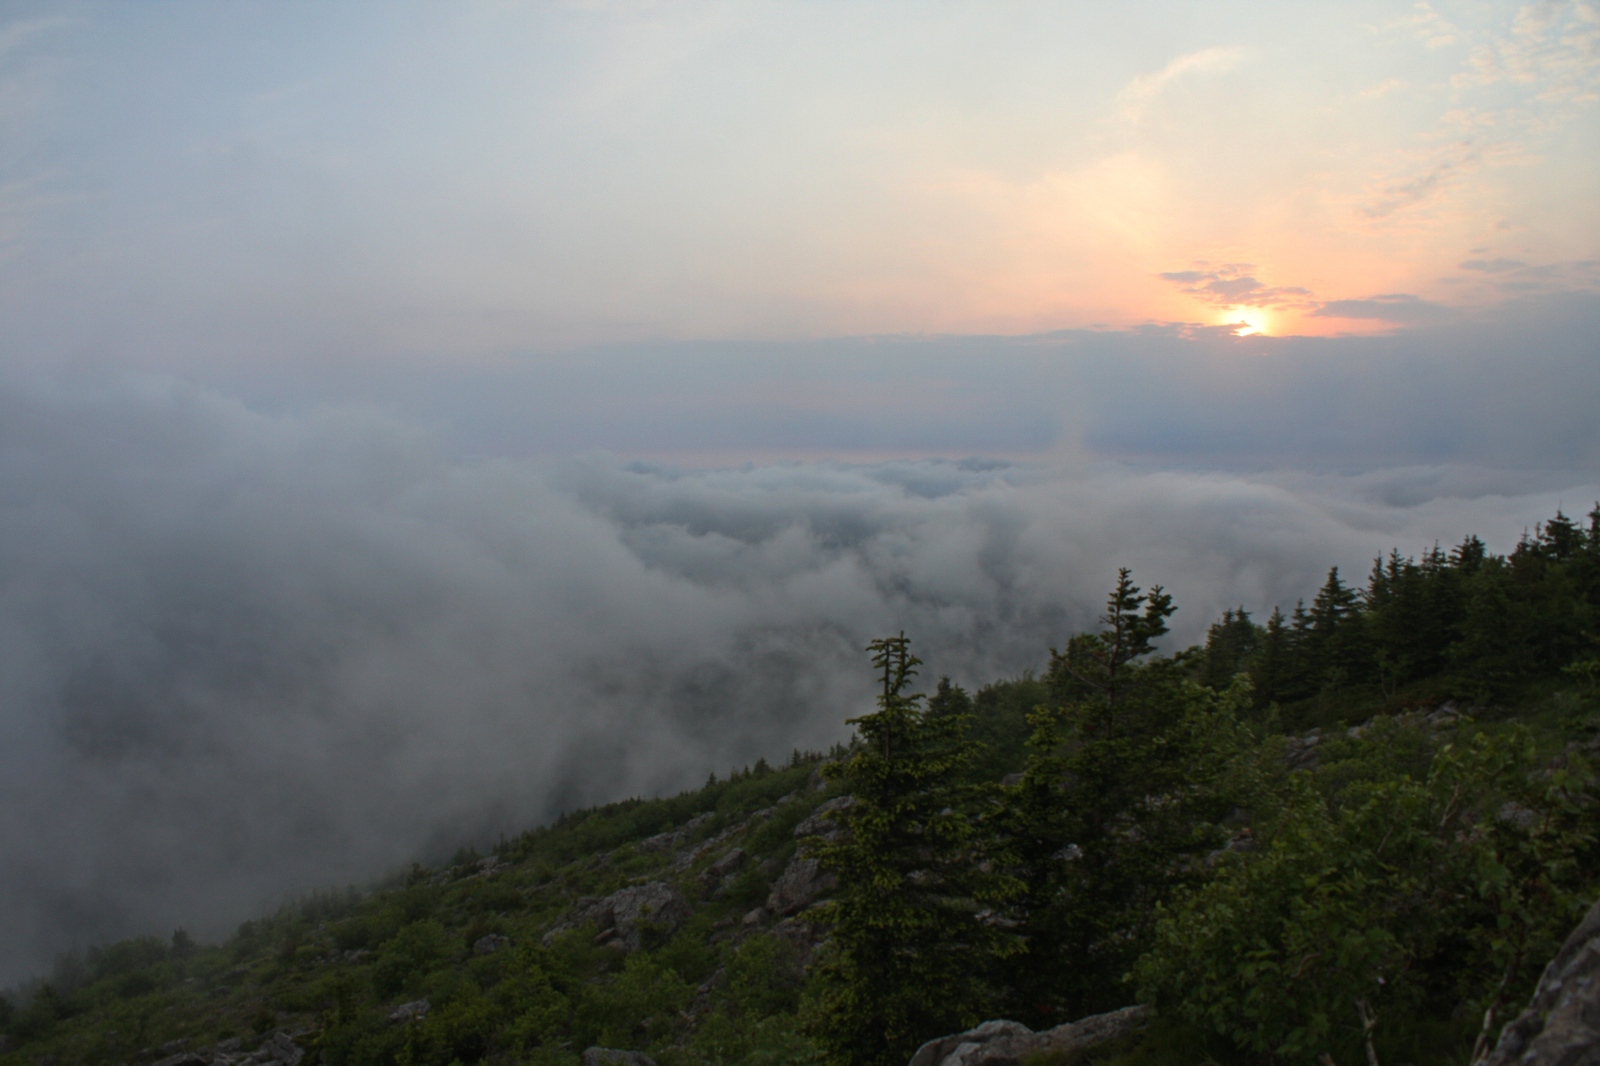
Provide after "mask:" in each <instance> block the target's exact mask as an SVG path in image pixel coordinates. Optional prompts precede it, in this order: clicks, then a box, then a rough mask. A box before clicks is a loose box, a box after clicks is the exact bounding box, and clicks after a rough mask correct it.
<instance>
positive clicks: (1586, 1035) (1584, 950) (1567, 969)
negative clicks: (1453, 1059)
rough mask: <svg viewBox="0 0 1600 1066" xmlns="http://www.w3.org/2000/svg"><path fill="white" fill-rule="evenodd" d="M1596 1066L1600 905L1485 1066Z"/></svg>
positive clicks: (1599, 1052)
mask: <svg viewBox="0 0 1600 1066" xmlns="http://www.w3.org/2000/svg"><path fill="white" fill-rule="evenodd" d="M1513 1064H1516V1066H1600V903H1596V904H1595V905H1594V906H1593V907H1591V908H1590V909H1589V913H1588V914H1587V915H1585V916H1584V919H1583V921H1581V922H1579V923H1578V927H1577V928H1576V929H1574V930H1573V931H1572V934H1571V935H1570V936H1568V937H1567V941H1566V943H1564V944H1562V945H1561V950H1560V951H1558V952H1556V957H1555V958H1553V959H1551V960H1550V965H1548V966H1546V967H1545V968H1544V975H1543V976H1542V977H1540V978H1539V984H1538V986H1537V987H1535V988H1534V990H1533V999H1532V1000H1531V1001H1530V1002H1529V1003H1528V1009H1527V1010H1525V1011H1523V1012H1522V1014H1520V1015H1519V1016H1518V1017H1517V1018H1515V1019H1514V1020H1513V1021H1512V1022H1511V1023H1510V1024H1509V1025H1507V1026H1506V1027H1505V1029H1504V1030H1503V1031H1502V1032H1501V1034H1500V1042H1499V1044H1497V1045H1496V1046H1495V1049H1494V1051H1493V1052H1492V1053H1490V1055H1489V1057H1488V1058H1487V1059H1485V1060H1484V1061H1483V1066H1513Z"/></svg>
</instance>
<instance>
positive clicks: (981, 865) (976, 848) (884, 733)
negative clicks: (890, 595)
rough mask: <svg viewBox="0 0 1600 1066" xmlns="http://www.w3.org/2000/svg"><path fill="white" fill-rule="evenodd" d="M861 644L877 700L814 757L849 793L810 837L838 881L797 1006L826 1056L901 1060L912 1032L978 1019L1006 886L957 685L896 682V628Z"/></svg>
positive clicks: (901, 651) (920, 1037)
mask: <svg viewBox="0 0 1600 1066" xmlns="http://www.w3.org/2000/svg"><path fill="white" fill-rule="evenodd" d="M869 650H870V651H871V652H872V656H873V660H872V661H873V665H874V666H876V667H877V669H878V672H879V677H880V681H881V691H880V692H879V695H878V709H877V710H876V711H875V712H874V713H872V714H868V715H864V716H862V717H860V718H855V719H851V720H850V722H851V724H853V725H854V726H855V727H856V733H857V737H858V743H857V744H856V745H855V747H854V748H853V752H852V754H851V756H850V758H849V759H848V760H847V761H846V762H845V763H844V764H843V765H836V766H833V767H830V768H828V770H827V771H825V772H826V773H827V774H828V776H830V777H831V778H834V779H839V780H843V781H844V782H845V783H847V784H848V786H849V788H850V793H851V796H852V797H853V800H854V802H853V803H852V804H851V805H850V806H849V807H848V808H846V809H845V810H844V811H843V812H841V814H840V815H839V816H838V817H839V821H840V822H841V824H842V828H843V830H844V833H843V835H842V836H841V838H840V839H839V840H837V841H834V842H831V843H828V842H822V841H820V840H819V841H816V842H815V854H816V855H817V858H818V860H819V861H820V863H821V865H822V866H823V868H824V869H826V870H828V871H830V872H832V873H833V874H835V875H836V876H837V877H838V878H839V882H840V888H839V891H838V894H837V896H836V898H835V899H834V901H832V902H831V903H828V904H826V905H824V906H823V907H822V908H819V913H818V914H817V915H816V920H818V921H819V922H823V923H827V924H830V925H831V926H832V930H833V933H832V937H831V939H830V947H829V949H828V950H827V951H826V952H825V953H824V955H823V956H822V958H821V959H820V960H819V961H818V963H817V964H816V966H815V967H814V970H813V977H814V980H813V981H812V982H811V985H810V989H809V992H808V1001H807V1004H806V1018H807V1027H808V1029H809V1031H810V1033H811V1035H812V1036H813V1038H814V1039H815V1040H816V1041H817V1043H818V1044H819V1045H820V1046H821V1047H822V1048H823V1050H824V1052H825V1054H826V1056H827V1059H828V1061H829V1062H830V1063H835V1064H838V1066H890V1064H893V1066H900V1064H902V1063H904V1062H905V1061H906V1060H907V1059H908V1058H909V1057H910V1056H911V1053H912V1052H913V1051H915V1050H916V1048H917V1047H918V1045H920V1044H921V1043H922V1042H924V1041H926V1040H928V1039H930V1038H932V1037H935V1036H939V1035H941V1034H944V1033H949V1032H955V1031H958V1030H960V1029H963V1028H966V1027H968V1026H970V1025H972V1024H975V1023H976V1022H977V1021H979V1020H981V1016H982V1015H983V1014H984V1013H985V1011H986V1009H987V1007H988V1006H989V1005H990V1002H991V998H992V997H991V996H990V995H989V992H988V988H987V985H986V984H985V975H986V973H987V971H988V966H987V965H986V960H989V959H992V958H994V957H997V956H999V955H1003V954H1004V953H1005V952H1006V951H1007V950H1009V945H1010V944H1011V937H1010V936H1009V934H1008V933H1007V932H1006V931H1005V929H1004V928H1003V927H1002V925H1001V924H999V923H998V922H996V921H995V920H994V918H993V915H994V911H993V908H994V907H995V906H996V905H998V904H1001V903H1003V902H1004V901H1005V899H1006V898H1007V897H1008V896H1009V895H1011V894H1012V893H1013V892H1014V887H1013V885H1012V883H1011V882H1010V880H1009V879H1008V878H1006V877H1005V876H1004V875H1001V874H996V873H993V872H990V871H991V870H992V866H991V865H990V864H987V863H985V862H984V855H983V854H982V850H981V849H982V845H983V842H984V834H981V833H980V832H979V829H978V827H977V825H976V823H975V819H976V816H977V814H978V812H979V809H980V805H981V802H982V796H983V794H984V790H983V789H982V788H981V787H979V786H975V785H971V784H967V783H965V782H964V775H965V771H966V770H967V767H968V765H969V763H970V762H971V760H972V758H973V751H972V748H971V746H970V745H969V744H967V743H966V742H965V737H966V733H967V729H968V725H969V723H970V715H968V714H966V713H965V712H964V710H963V709H962V707H961V704H962V702H963V700H962V699H959V698H957V697H956V696H955V695H954V692H955V691H959V690H954V691H952V690H950V689H948V688H946V689H945V691H944V692H943V693H942V697H943V698H942V699H941V701H940V702H941V707H940V708H939V709H938V710H937V711H935V710H930V709H929V708H928V707H927V706H926V705H925V701H924V698H923V696H922V695H921V694H918V693H911V692H909V691H908V687H909V685H910V683H911V681H912V679H913V678H914V677H915V676H916V668H917V667H918V666H919V665H920V660H918V659H917V658H916V657H915V656H913V655H912V654H911V651H910V643H909V642H908V641H907V640H906V637H905V635H904V634H901V635H900V636H898V637H890V638H886V639H883V640H875V641H873V642H872V644H871V645H870V646H869ZM961 696H962V697H964V696H965V694H964V693H962V694H961Z"/></svg>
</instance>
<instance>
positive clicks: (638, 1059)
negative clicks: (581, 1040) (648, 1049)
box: [583, 1047, 656, 1066]
mask: <svg viewBox="0 0 1600 1066" xmlns="http://www.w3.org/2000/svg"><path fill="white" fill-rule="evenodd" d="M583 1066H656V1060H655V1059H652V1058H651V1057H650V1056H649V1055H646V1054H645V1053H644V1052H642V1051H619V1050H617V1049H616V1048H614V1047H592V1048H585V1049H584V1052H583Z"/></svg>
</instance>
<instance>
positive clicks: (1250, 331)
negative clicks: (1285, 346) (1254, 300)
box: [1221, 307, 1272, 337]
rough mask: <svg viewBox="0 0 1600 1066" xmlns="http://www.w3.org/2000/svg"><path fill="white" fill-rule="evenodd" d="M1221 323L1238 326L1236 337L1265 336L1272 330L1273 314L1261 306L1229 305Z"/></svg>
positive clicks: (1234, 333)
mask: <svg viewBox="0 0 1600 1066" xmlns="http://www.w3.org/2000/svg"><path fill="white" fill-rule="evenodd" d="M1221 325H1225V326H1234V327H1236V328H1235V329H1234V331H1233V335H1234V336H1235V337H1263V336H1266V335H1267V334H1269V333H1271V332H1272V329H1271V326H1272V315H1271V314H1270V313H1269V312H1268V311H1266V310H1265V309H1263V308H1260V307H1229V308H1227V309H1226V310H1225V311H1224V312H1223V315H1222V322H1221Z"/></svg>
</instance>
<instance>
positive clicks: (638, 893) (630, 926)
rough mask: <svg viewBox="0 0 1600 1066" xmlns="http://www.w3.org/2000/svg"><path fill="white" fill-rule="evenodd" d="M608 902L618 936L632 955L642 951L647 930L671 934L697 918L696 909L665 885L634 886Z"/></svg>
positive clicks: (657, 883) (662, 882) (678, 893)
mask: <svg viewBox="0 0 1600 1066" xmlns="http://www.w3.org/2000/svg"><path fill="white" fill-rule="evenodd" d="M607 898H608V899H609V900H610V901H611V915H612V922H613V924H614V925H615V927H616V930H617V935H618V936H619V937H620V938H621V939H622V941H623V943H625V944H627V946H628V950H629V951H638V950H639V947H640V945H641V943H642V940H643V937H644V933H645V930H646V929H647V928H649V927H652V926H653V927H655V928H657V929H659V930H661V931H663V932H671V931H673V930H675V929H677V928H678V926H680V925H682V924H683V923H684V922H686V921H688V920H689V919H690V918H692V917H693V916H694V906H693V905H692V904H691V903H690V902H689V901H688V900H687V899H685V898H684V897H683V893H681V892H679V891H678V890H677V889H675V888H673V887H672V886H671V885H669V884H667V883H666V882H665V881H651V882H650V883H648V884H643V885H634V886H633V887H632V888H624V889H622V890H621V891H619V892H613V893H612V894H611V895H610V896H609V897H607Z"/></svg>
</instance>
